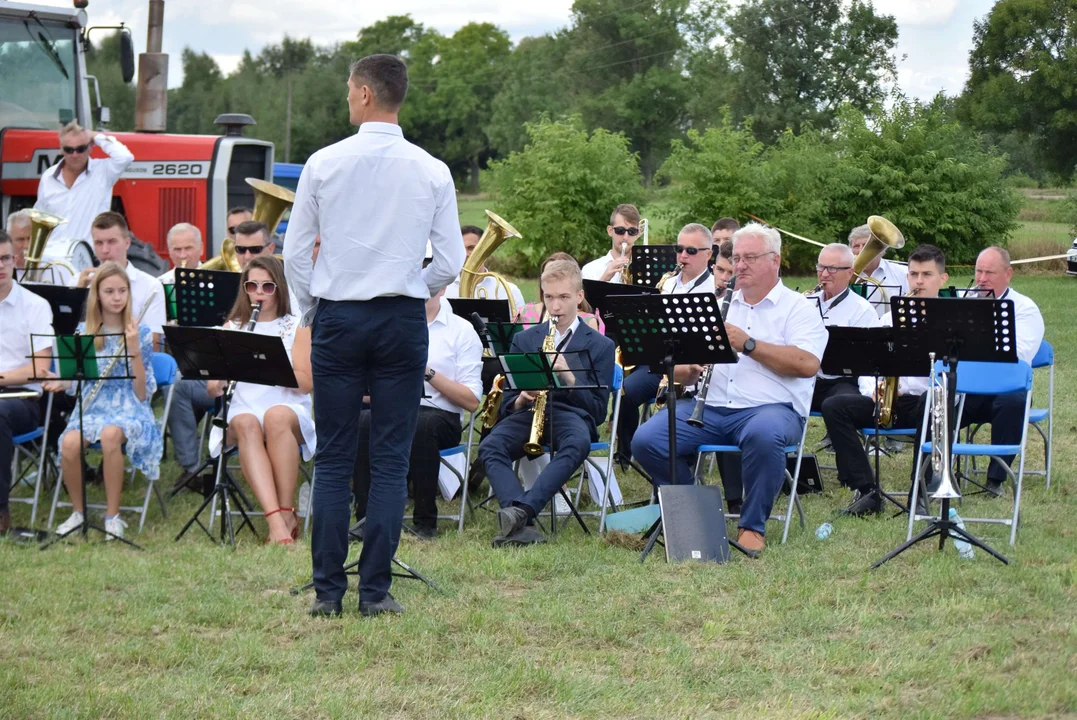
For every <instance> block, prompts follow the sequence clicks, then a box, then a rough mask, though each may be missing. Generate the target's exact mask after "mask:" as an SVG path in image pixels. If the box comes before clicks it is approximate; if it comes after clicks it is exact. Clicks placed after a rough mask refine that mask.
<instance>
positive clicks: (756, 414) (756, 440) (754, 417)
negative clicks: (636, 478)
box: [632, 401, 804, 533]
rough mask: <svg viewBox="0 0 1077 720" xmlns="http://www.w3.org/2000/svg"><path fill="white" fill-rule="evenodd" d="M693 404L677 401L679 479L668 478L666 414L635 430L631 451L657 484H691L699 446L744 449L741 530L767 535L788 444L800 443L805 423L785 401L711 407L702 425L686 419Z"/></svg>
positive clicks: (782, 474) (742, 460)
mask: <svg viewBox="0 0 1077 720" xmlns="http://www.w3.org/2000/svg"><path fill="white" fill-rule="evenodd" d="M692 408H693V403H692V402H690V401H682V402H679V403H677V476H676V477H675V478H670V477H669V420H668V416H667V415H666V412H667V411H666V410H663V411H662V412H659V413H656V414H655V415H654V416H653V417H651V419H650V420H648V421H647V422H646V423H644V424H643V426H642V427H640V429H639V430H638V431H637V432H636V437H635V438H634V439H633V441H632V453H633V455H634V456H635V458H636V461H637V462H639V464H640V465H642V466H643V469H644V470H646V471H647V472H648V473H649V474H650V476H651V479H652V480H653V481H654V484H655V485H669V484H671V483H672V484H676V485H691V484H692V483H693V482H694V481H695V477H694V476H693V474H692V472H693V467H692V463H693V462H694V461H695V456H696V451H697V449H698V448H699V446H700V445H736V446H737V447H739V448H740V449H741V467H742V470H743V482H744V505H743V506H742V508H741V514H740V527H742V528H744V529H747V530H754V531H756V532H759V533H765V532H766V524H767V518H768V517H770V510H771V508H772V507H773V506H774V499H775V498H776V497H777V495H778V492H779V491H780V490H781V488H782V483H783V482H784V481H785V446H787V445H796V444H797V443H798V442H800V437H801V434H802V432H803V430H804V420H803V418H801V417H800V416H799V415H797V414H796V412H795V411H794V410H793V407H792V406H791V405H788V404H786V403H781V404H771V405H760V406H759V407H754V408H739V409H737V408H719V407H713V406H711V405H707V406H706V407H705V409H704V411H703V427H701V428H694V427H692V426H691V425H689V424H688V423H687V422H686V421H687V420H688V418H689V417H690V416H691V415H692Z"/></svg>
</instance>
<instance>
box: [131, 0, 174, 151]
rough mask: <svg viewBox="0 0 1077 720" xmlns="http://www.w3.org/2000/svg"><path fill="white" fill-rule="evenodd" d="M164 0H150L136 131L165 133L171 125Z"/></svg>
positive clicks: (139, 76)
mask: <svg viewBox="0 0 1077 720" xmlns="http://www.w3.org/2000/svg"><path fill="white" fill-rule="evenodd" d="M164 25H165V0H150V13H149V22H148V24H147V28H146V52H144V53H141V54H140V55H139V56H138V86H137V88H136V91H135V130H136V131H137V132H148V133H153V132H157V133H160V132H165V130H166V129H167V124H168V55H166V54H165V53H163V52H161V44H162V42H163V39H164Z"/></svg>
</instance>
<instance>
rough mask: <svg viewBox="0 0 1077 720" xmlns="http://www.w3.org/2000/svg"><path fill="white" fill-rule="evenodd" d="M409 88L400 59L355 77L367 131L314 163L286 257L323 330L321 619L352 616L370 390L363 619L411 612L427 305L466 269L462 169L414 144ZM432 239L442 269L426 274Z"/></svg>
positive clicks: (317, 413) (316, 360)
mask: <svg viewBox="0 0 1077 720" xmlns="http://www.w3.org/2000/svg"><path fill="white" fill-rule="evenodd" d="M407 90H408V73H407V68H406V67H405V65H404V62H403V61H402V60H401V59H400V58H398V57H395V56H393V55H370V56H368V57H365V58H363V59H361V60H359V61H358V62H356V63H355V64H354V65H352V67H351V74H350V76H349V78H348V109H349V112H350V119H351V123H352V124H353V125H358V126H359V132H358V133H356V134H355V135H354V136H352V137H350V138H347V139H345V140H342V141H340V142H338V143H336V144H334V145H330V146H329V147H326V148H323V149H322V150H319V151H318V152H316V153H314V155H312V156H311V158H310V159H309V160H308V161H307V164H306V167H305V168H304V169H303V174H302V176H301V177H300V178H299V187H298V188H297V190H296V199H295V205H294V206H293V208H292V215H291V219H290V220H289V223H288V234H287V236H286V240H285V245H284V263H285V268H286V271H287V274H288V281H289V283H290V284H291V286H292V289H293V292H294V294H295V296H296V299H297V300H298V302H299V310H300V312H302V313H303V318H304V320H303V321H304V323H310V324H311V326H312V327H311V367H312V370H313V373H314V418H315V424H316V425H317V428H318V440H319V444H318V455H317V456H316V458H315V473H316V476H317V478H318V481H317V483H316V484H315V486H314V531H313V535H312V542H311V555H312V560H313V565H314V588H315V591H316V593H317V599H316V600H315V602H314V606H313V607H312V608H311V611H310V612H311V615H315V616H320V615H324V616H331V615H339V614H340V612H341V600H342V598H343V597H344V593H345V591H346V590H347V578H346V577H345V575H344V562H345V560H346V559H347V555H348V523H349V519H350V512H349V504H350V500H351V481H352V473H353V470H354V468H355V458H356V446H357V442H358V437H359V409H360V405H361V404H362V400H363V395H364V393H365V391H366V389H367V388H369V391H370V411H371V432H370V445H369V447H359V448H358V452H361V453H369V454H370V496H369V499H368V501H367V513H366V523H365V524H364V528H363V550H362V554H361V555H360V556H359V611H360V612H361V613H362V614H363V615H378V614H380V613H384V612H402V611H403V608H402V607H401V606H400V605H399V604H398V603H397V602H396V601H395V600H394V599H393V597H392V595H390V594H389V586H390V584H391V582H392V572H391V563H392V559H393V556H394V555H395V553H396V547H397V545H398V544H399V542H400V530H401V524H402V522H403V516H404V504H405V501H406V499H407V475H408V460H409V454H410V452H411V442H412V437H413V436H414V434H415V425H416V422H417V417H418V408H419V405H420V400H421V399H422V394H423V375H424V373H425V372H426V356H427V342H428V341H427V328H426V311H425V306H424V303H425V301H426V299H427V298H429V297H430V296H431V295H433V294H434V293H437V292H438V291H439V290H440V289H441V288H443V287H445V286H447V285H448V284H449V283H451V282H452V281H453V279H454V278H455V277H456V275H457V273H459V272H460V268H461V267H462V266H463V263H464V245H463V241H462V239H461V237H460V220H459V217H458V216H457V209H456V190H455V187H454V186H453V180H452V175H451V174H450V172H449V168H448V167H447V166H446V165H445V163H443V162H441V161H439V160H436V159H434V158H433V157H431V156H430V155H429V154H428V153H426V152H425V151H424V150H422V149H420V148H418V147H416V146H415V145H412V144H411V143H409V142H408V141H407V140H405V139H404V136H403V133H402V132H401V130H400V125H399V124H398V121H397V113H398V112H399V110H400V106H401V105H402V104H403V102H404V96H405V95H406V94H407ZM318 235H321V240H322V242H321V254H320V256H319V262H318V264H317V266H316V267H315V266H313V263H312V261H311V251H312V250H313V248H314V241H315V237H316V236H318ZM428 240H429V242H430V245H431V248H432V249H433V262H431V263H430V265H428V266H427V267H426V268H425V269H424V268H423V260H424V258H425V256H426V243H427V241H428Z"/></svg>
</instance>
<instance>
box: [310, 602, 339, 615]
mask: <svg viewBox="0 0 1077 720" xmlns="http://www.w3.org/2000/svg"><path fill="white" fill-rule="evenodd" d="M341 612H342V610H341V607H340V600H315V601H314V604H313V605H312V606H311V608H310V616H311V617H339V616H340V613H341Z"/></svg>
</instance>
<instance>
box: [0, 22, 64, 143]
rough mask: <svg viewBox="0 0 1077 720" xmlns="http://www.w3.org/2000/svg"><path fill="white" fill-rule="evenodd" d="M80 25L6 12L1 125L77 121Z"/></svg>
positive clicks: (1, 35)
mask: <svg viewBox="0 0 1077 720" xmlns="http://www.w3.org/2000/svg"><path fill="white" fill-rule="evenodd" d="M76 41H77V35H76V32H75V28H74V27H72V26H69V25H64V24H62V23H58V22H51V21H43V20H38V19H37V18H31V17H27V18H13V17H3V16H0V129H3V128H5V127H28V128H43V129H48V130H56V129H58V128H59V127H60V126H61V125H62V124H64V123H67V122H69V121H71V120H74V119H76V117H78V116H77V99H76V98H77V97H78V92H77V87H78V84H77V83H78V71H77V63H76V56H75V52H76V45H75V43H76Z"/></svg>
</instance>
